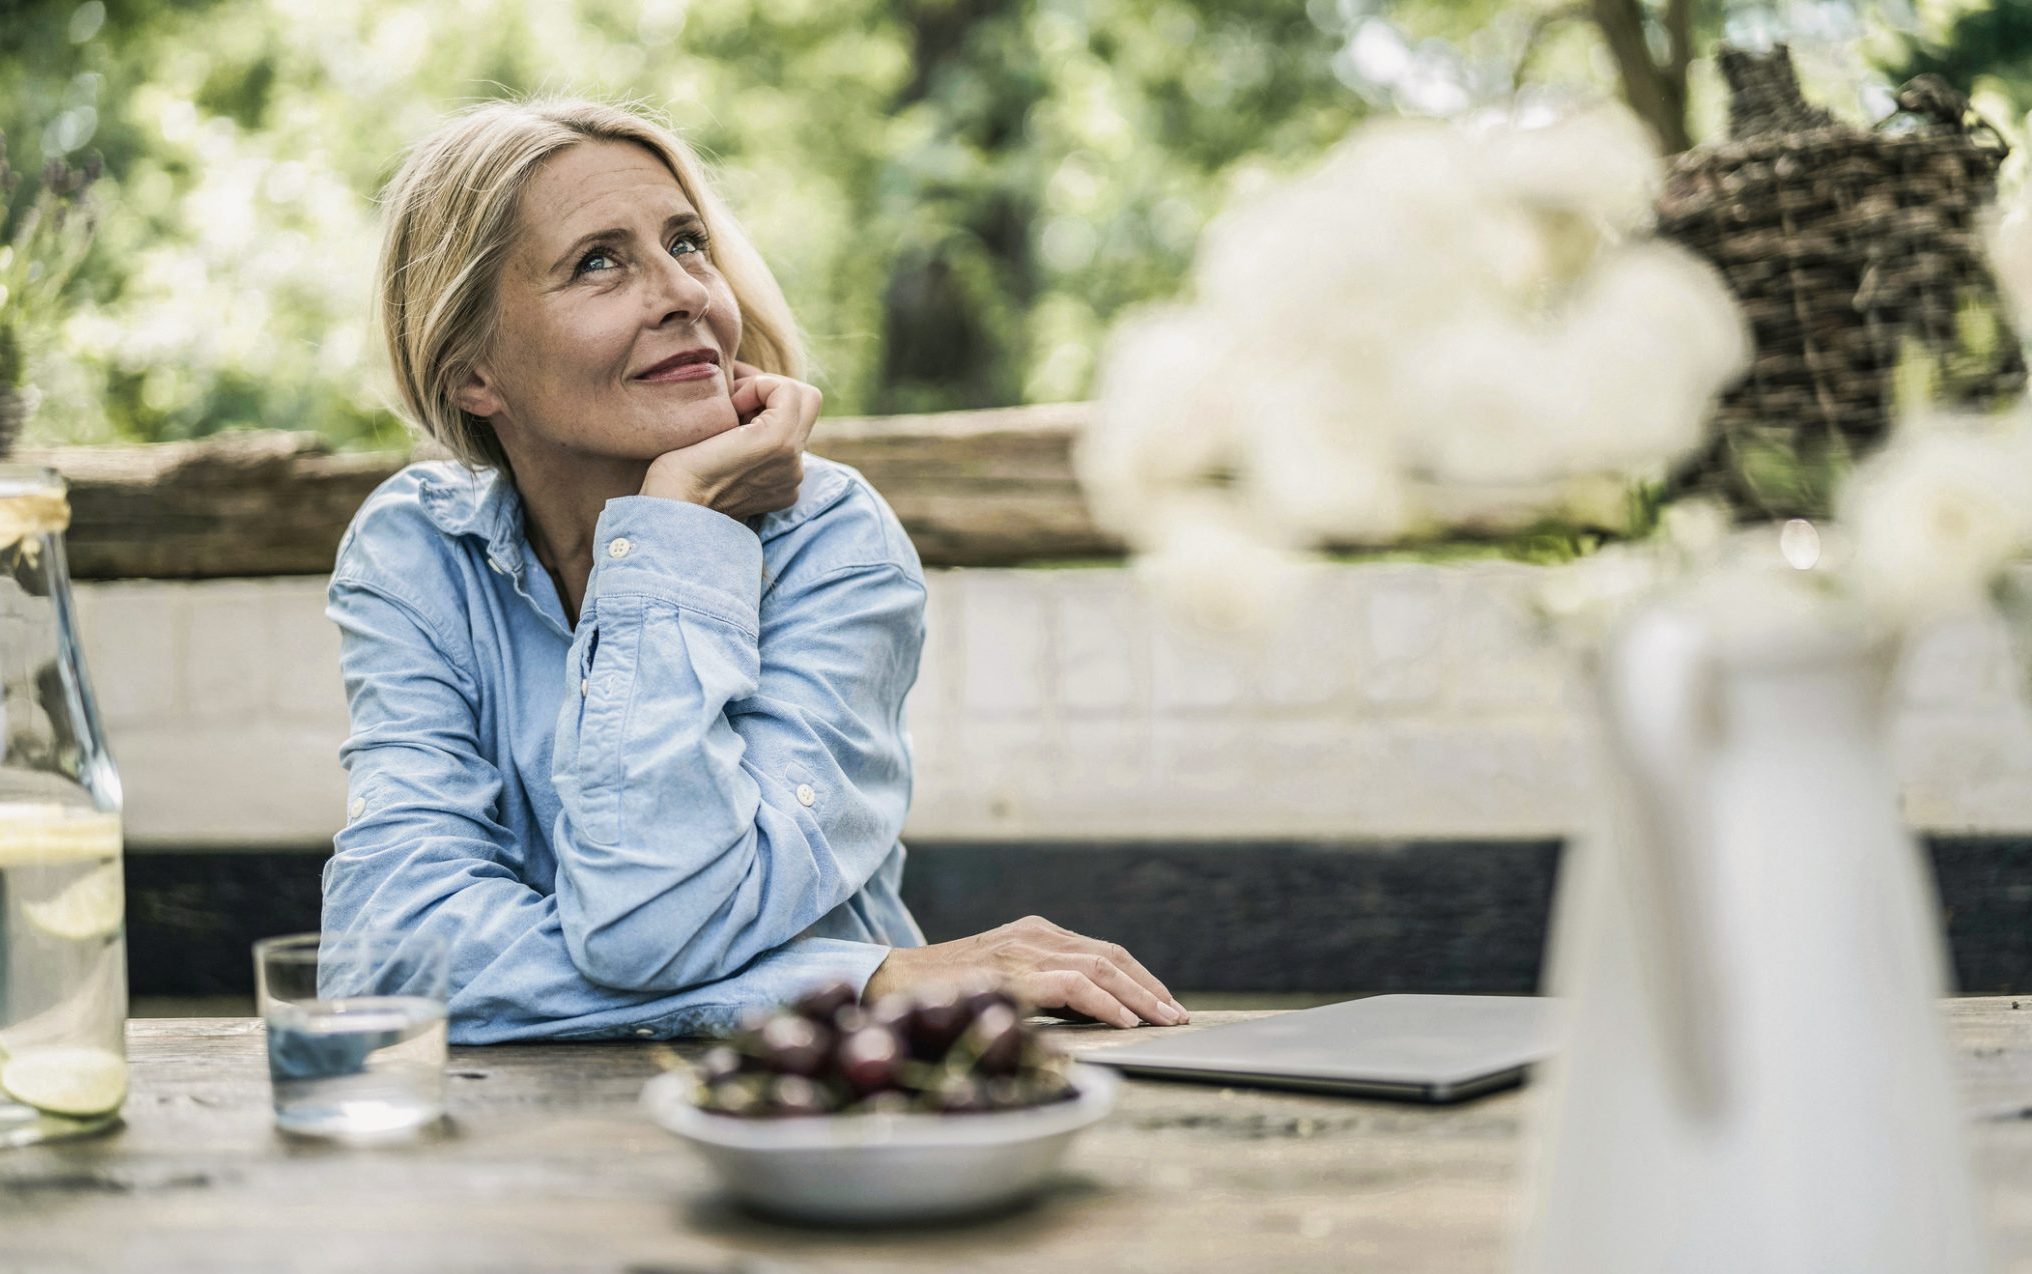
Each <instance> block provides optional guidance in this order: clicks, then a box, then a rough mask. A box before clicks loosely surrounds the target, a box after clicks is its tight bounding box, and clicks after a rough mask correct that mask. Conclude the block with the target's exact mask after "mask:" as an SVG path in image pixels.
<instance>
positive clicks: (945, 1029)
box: [910, 988, 972, 1061]
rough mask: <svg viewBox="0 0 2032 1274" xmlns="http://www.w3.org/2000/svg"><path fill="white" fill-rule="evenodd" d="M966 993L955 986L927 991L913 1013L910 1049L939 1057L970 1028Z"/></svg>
mask: <svg viewBox="0 0 2032 1274" xmlns="http://www.w3.org/2000/svg"><path fill="white" fill-rule="evenodd" d="M964 1000H965V997H964V996H962V995H961V994H960V992H958V991H956V990H952V989H947V988H941V989H938V990H933V991H928V992H926V993H925V995H924V998H923V999H921V1000H919V1001H918V1002H917V1007H916V1008H915V1009H914V1010H912V1011H911V1014H910V1052H911V1054H912V1056H914V1057H917V1058H919V1059H920V1060H923V1061H937V1060H938V1059H940V1058H942V1057H944V1056H945V1055H946V1052H947V1051H948V1050H949V1049H951V1048H952V1046H953V1042H954V1041H955V1040H957V1039H959V1037H960V1032H962V1031H964V1030H966V1029H967V1023H968V1022H969V1021H970V1020H972V1014H970V1013H969V1012H968V1011H967V1006H966V1004H965V1002H964Z"/></svg>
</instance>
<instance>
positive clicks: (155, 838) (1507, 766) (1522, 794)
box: [78, 564, 2032, 849]
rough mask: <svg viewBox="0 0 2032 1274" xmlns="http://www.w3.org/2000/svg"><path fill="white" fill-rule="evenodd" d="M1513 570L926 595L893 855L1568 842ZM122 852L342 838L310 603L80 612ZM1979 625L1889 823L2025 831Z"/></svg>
mask: <svg viewBox="0 0 2032 1274" xmlns="http://www.w3.org/2000/svg"><path fill="white" fill-rule="evenodd" d="M1533 575H1534V572H1533V570H1532V568H1529V567H1524V566H1516V565H1508V564H1487V565H1477V566H1470V567H1452V568H1444V569H1442V568H1436V567H1426V566H1405V565H1387V566H1386V565H1367V566H1343V567H1336V568H1332V569H1330V570H1327V571H1325V572H1324V573H1323V576H1322V581H1321V585H1320V587H1319V589H1318V590H1317V592H1316V594H1315V595H1314V596H1313V597H1312V599H1311V602H1310V604H1309V606H1308V607H1307V609H1306V611H1305V612H1304V614H1302V615H1301V616H1300V617H1299V618H1298V620H1297V622H1294V623H1293V624H1291V625H1289V626H1287V628H1286V629H1285V630H1283V631H1282V632H1280V633H1278V634H1276V635H1274V636H1273V637H1271V638H1270V639H1268V640H1267V641H1266V642H1264V643H1262V644H1260V645H1258V646H1255V647H1252V648H1247V649H1236V648H1231V647H1227V646H1223V645H1220V644H1218V643H1216V642H1213V641H1210V640H1208V639H1206V638H1204V637H1201V636H1198V635H1196V634H1194V633H1192V632H1191V631H1189V630H1187V629H1185V628H1183V627H1181V626H1180V625H1178V624H1176V623H1174V622H1172V621H1170V620H1169V619H1167V618H1166V617H1164V616H1162V615H1160V614H1159V613H1157V612H1156V611H1155V610H1154V609H1153V607H1152V606H1151V605H1149V604H1148V603H1147V602H1146V601H1145V600H1144V599H1143V598H1142V597H1141V596H1140V594H1139V593H1138V592H1137V591H1136V589H1135V587H1134V585H1133V583H1132V582H1131V580H1130V578H1129V577H1128V575H1127V574H1126V573H1125V572H1123V571H1120V570H1113V569H1078V570H993V571H988V570H977V571H938V572H934V573H933V574H932V579H931V612H930V626H931V633H932V636H931V641H930V643H929V647H928V649H927V650H926V652H925V663H924V674H923V677H922V678H921V680H920V683H919V686H918V689H917V691H916V693H915V694H914V696H913V698H912V702H911V706H910V721H911V732H912V737H913V740H914V743H915V746H916V754H917V765H918V792H917V799H916V804H915V809H914V812H913V815H912V817H911V821H910V826H909V829H908V834H909V835H913V836H916V837H919V838H926V839H932V838H936V839H960V838H984V837H1053V838H1067V837H1134V836H1167V837H1217V838H1233V837H1250V838H1266V837H1282V836H1294V837H1304V836H1349V837H1360V836H1378V837H1392V836H1445V835H1476V836H1513V835H1540V834H1554V833H1558V832H1560V831H1563V830H1565V829H1567V828H1569V827H1572V826H1574V825H1576V824H1577V823H1578V822H1579V817H1580V812H1581V811H1582V809H1583V805H1584V801H1585V799H1586V787H1585V780H1584V775H1583V773H1582V769H1581V766H1580V765H1579V763H1578V751H1579V744H1578V740H1579V739H1580V737H1581V736H1580V732H1581V730H1582V729H1583V728H1584V718H1583V717H1582V716H1581V714H1580V713H1579V712H1578V710H1577V708H1576V706H1575V701H1574V698H1573V695H1572V693H1571V687H1570V685H1569V681H1568V678H1567V676H1566V671H1565V666H1564V663H1563V662H1562V660H1561V659H1560V657H1559V656H1557V655H1556V654H1554V653H1552V652H1550V651H1548V650H1546V649H1545V648H1543V647H1542V645H1541V644H1540V643H1539V642H1538V641H1537V640H1536V638H1535V637H1534V636H1533V634H1532V630H1531V624H1530V620H1529V614H1528V608H1527V604H1526V595H1527V591H1528V589H1529V587H1530V584H1531V581H1532V578H1533ZM78 594H79V610H80V615H81V624H82V626H83V629H84V636H85V644H86V650H87V658H88V659H89V661H90V664H91V673H92V678H93V682H94V684H95V686H96V688H97V690H98V695H99V701H100V705H101V708H102V709H103V711H104V714H105V717H106V721H107V727H108V730H109V731H110V733H111V735H112V744H113V749H114V755H115V758H116V760H117V761H118V763H119V766H120V772H121V775H122V777H123V779H124V780H125V783H126V789H127V797H128V803H127V812H128V830H129V838H130V844H131V845H133V846H134V847H135V848H137V849H139V848H146V847H148V846H157V847H166V846H190V845H247V846H257V847H274V846H279V845H289V844H305V845H308V844H315V843H320V842H324V841H326V840H328V839H329V838H330V836H331V833H332V832H333V830H334V829H336V827H337V826H338V825H339V823H340V821H341V818H342V816H343V811H342V808H341V807H342V806H343V804H344V791H345V789H344V778H343V775H342V774H341V773H340V771H339V768H338V764H337V758H336V753H337V749H338V745H339V743H340V741H341V740H342V739H343V738H344V736H345V729H346V718H345V705H344V702H343V698H342V696H341V693H340V689H339V682H338V675H337V649H338V641H337V635H336V633H335V632H334V631H333V629H332V627H331V625H330V624H329V623H328V622H327V621H326V620H325V619H324V616H323V597H324V588H323V582H322V581H321V580H315V579H283V580H249V581H239V580H232V581H218V582H208V583H201V584H175V583H154V582H133V583H117V584H91V585H81V586H79V589H78ZM2017 677H2018V673H2017V671H2016V669H2015V667H2014V665H2013V664H2012V663H2011V661H2010V658H2009V653H2008V650H2007V647H2006V643H2005V641H2004V636H2003V633H2002V631H2001V629H2000V628H1998V627H1997V626H1995V625H1993V624H1977V623H1969V624H1963V625H1958V626H1954V627H1950V628H1946V629H1944V630H1942V631H1940V632H1938V633H1936V634H1934V635H1932V636H1930V637H1928V638H1927V639H1926V640H1924V641H1923V642H1921V643H1920V644H1919V646H1918V647H1917V649H1916V650H1915V651H1914V653H1913V656H1912V658H1911V659H1910V660H1909V661H1908V666H1907V668H1906V670H1905V675H1904V679H1903V690H1902V695H1903V707H1902V710H1901V714H1900V718H1899V722H1898V742H1899V751H1900V764H1901V767H1902V773H1903V778H1904V783H1905V793H1904V794H1905V800H1906V809H1907V812H1908V814H1909V815H1910V817H1911V818H1912V820H1913V821H1914V822H1915V823H1918V824H1920V825H1923V826H1926V827H1930V828H1935V829H1942V830H2011V831H2028V830H2032V719H2028V717H2027V714H2026V713H2025V711H2024V710H2023V709H2022V708H2021V707H2020V706H2019V704H2018V702H2017V700H2016V697H2015V696H2014V695H2013V693H2012V687H2013V685H2014V684H2015V682H2016V679H2017Z"/></svg>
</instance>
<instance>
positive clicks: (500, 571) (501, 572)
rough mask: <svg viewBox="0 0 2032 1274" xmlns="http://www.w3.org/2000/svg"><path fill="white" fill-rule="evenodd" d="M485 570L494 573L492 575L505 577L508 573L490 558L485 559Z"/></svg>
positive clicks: (506, 569)
mask: <svg viewBox="0 0 2032 1274" xmlns="http://www.w3.org/2000/svg"><path fill="white" fill-rule="evenodd" d="M487 569H488V570H490V571H492V572H494V574H496V575H506V574H507V573H508V568H507V567H505V566H503V565H501V564H500V563H499V562H497V561H495V560H494V559H493V558H491V557H490V558H488V559H487Z"/></svg>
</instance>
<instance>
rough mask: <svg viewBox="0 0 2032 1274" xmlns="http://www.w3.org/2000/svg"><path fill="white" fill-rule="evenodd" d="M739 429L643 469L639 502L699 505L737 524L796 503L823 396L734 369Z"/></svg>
mask: <svg viewBox="0 0 2032 1274" xmlns="http://www.w3.org/2000/svg"><path fill="white" fill-rule="evenodd" d="M733 370H734V380H733V385H732V397H733V400H734V414H735V415H736V416H737V417H738V418H739V419H740V422H741V423H740V424H738V425H735V426H734V427H733V428H732V429H729V430H727V432H725V433H722V434H715V435H713V436H712V437H710V438H707V439H705V440H704V441H703V442H695V443H693V444H691V445H690V446H688V447H680V448H678V449H677V450H676V451H666V452H664V453H663V454H662V455H660V456H658V457H657V458H656V459H655V460H654V461H652V462H651V463H650V465H649V473H648V475H647V476H646V477H644V478H643V480H642V494H643V495H654V496H661V497H663V498H664V499H667V500H683V501H685V502H686V503H688V504H702V505H704V506H705V507H707V508H709V509H712V510H714V511H716V512H719V513H724V514H726V515H727V516H728V517H730V518H733V519H735V520H736V521H746V520H747V519H748V518H752V517H755V516H756V515H758V514H762V513H774V512H775V511H776V510H778V509H787V508H789V507H790V506H791V505H793V504H795V503H797V492H798V488H799V487H800V486H801V485H802V483H803V482H804V444H805V442H806V440H807V439H809V438H810V437H811V429H812V426H813V425H814V424H816V423H818V410H819V405H820V404H821V403H822V402H823V401H824V396H823V395H822V394H820V393H819V391H818V390H816V389H814V388H813V387H812V386H810V385H807V384H805V383H804V382H803V381H799V380H792V379H790V378H789V377H788V376H772V375H770V374H768V373H767V372H763V371H759V370H757V369H756V368H754V367H750V366H749V365H748V364H746V363H735V364H734V368H733Z"/></svg>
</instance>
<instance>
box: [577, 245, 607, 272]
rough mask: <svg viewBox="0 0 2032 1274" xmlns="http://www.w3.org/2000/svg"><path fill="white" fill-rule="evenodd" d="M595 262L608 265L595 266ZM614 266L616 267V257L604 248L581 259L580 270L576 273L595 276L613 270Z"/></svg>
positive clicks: (595, 250) (593, 251)
mask: <svg viewBox="0 0 2032 1274" xmlns="http://www.w3.org/2000/svg"><path fill="white" fill-rule="evenodd" d="M595 262H605V263H606V264H604V265H595V264H594V263H595ZM613 265H614V257H613V254H612V253H610V252H608V251H607V250H606V249H604V248H594V249H593V250H592V251H591V252H588V253H586V254H585V255H584V256H582V257H580V258H579V264H578V270H577V271H576V273H579V274H593V273H596V272H599V271H602V270H609V269H612V268H613Z"/></svg>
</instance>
